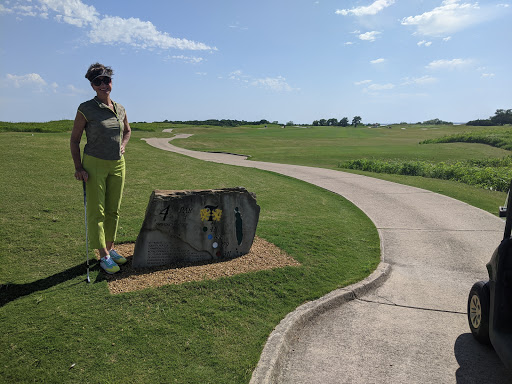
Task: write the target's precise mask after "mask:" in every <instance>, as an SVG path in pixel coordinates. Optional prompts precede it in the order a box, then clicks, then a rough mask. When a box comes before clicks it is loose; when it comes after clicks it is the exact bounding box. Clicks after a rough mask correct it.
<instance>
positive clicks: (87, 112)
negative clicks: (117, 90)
mask: <svg viewBox="0 0 512 384" xmlns="http://www.w3.org/2000/svg"><path fill="white" fill-rule="evenodd" d="M112 104H113V105H114V110H113V111H112V110H111V109H110V108H109V107H108V106H107V105H105V104H104V103H102V102H101V101H100V100H99V99H98V98H97V97H95V98H94V99H91V100H88V101H86V102H84V103H82V104H80V106H79V107H78V111H79V112H80V113H81V114H82V115H84V117H85V120H86V121H87V124H86V125H85V134H86V136H87V144H85V148H84V153H85V154H87V155H89V156H94V157H97V158H99V159H103V160H119V159H121V142H122V140H123V131H124V118H125V116H126V111H125V109H124V107H123V106H122V105H121V104H117V103H115V102H114V101H112Z"/></svg>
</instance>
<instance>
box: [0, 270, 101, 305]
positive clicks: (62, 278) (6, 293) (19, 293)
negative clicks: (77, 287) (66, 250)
mask: <svg viewBox="0 0 512 384" xmlns="http://www.w3.org/2000/svg"><path fill="white" fill-rule="evenodd" d="M98 268H99V264H98V263H97V262H96V261H92V262H91V263H90V269H91V270H96V269H98ZM86 271H87V263H83V264H79V265H77V266H75V267H72V268H69V269H66V270H65V271H62V272H59V273H56V274H55V275H51V276H48V277H45V278H44V279H39V280H36V281H33V282H32V283H26V284H10V283H6V284H2V285H0V307H3V306H4V305H5V304H7V303H10V302H11V301H14V300H16V299H19V298H20V297H23V296H28V295H30V294H32V293H34V292H38V291H44V290H46V289H48V288H51V287H54V286H56V285H58V284H61V283H64V282H66V281H68V280H71V279H74V278H76V277H78V276H82V275H84V274H85V273H86ZM103 279H104V278H103V276H102V274H98V277H97V279H96V282H98V281H101V280H103ZM85 281H86V280H85V279H84V282H85Z"/></svg>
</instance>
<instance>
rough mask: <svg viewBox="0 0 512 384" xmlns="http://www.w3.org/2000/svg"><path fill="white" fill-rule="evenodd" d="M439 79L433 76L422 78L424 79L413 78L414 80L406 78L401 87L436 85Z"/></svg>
mask: <svg viewBox="0 0 512 384" xmlns="http://www.w3.org/2000/svg"><path fill="white" fill-rule="evenodd" d="M436 82H437V79H436V78H435V77H432V76H428V75H425V76H422V77H413V78H409V77H407V78H405V79H404V82H403V83H402V84H401V85H426V84H433V83H436Z"/></svg>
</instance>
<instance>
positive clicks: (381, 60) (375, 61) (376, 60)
mask: <svg viewBox="0 0 512 384" xmlns="http://www.w3.org/2000/svg"><path fill="white" fill-rule="evenodd" d="M385 61H386V59H383V58H380V59H375V60H371V61H370V63H372V64H380V63H383V62H385Z"/></svg>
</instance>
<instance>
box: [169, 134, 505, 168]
mask: <svg viewBox="0 0 512 384" xmlns="http://www.w3.org/2000/svg"><path fill="white" fill-rule="evenodd" d="M493 128H494V127H493ZM482 129H485V128H482V127H469V126H423V125H404V126H401V125H394V126H392V128H368V127H365V126H358V127H357V128H354V127H308V128H304V127H286V128H281V127H280V126H275V125H269V126H268V128H266V129H265V128H264V127H262V126H251V127H237V128H217V127H211V128H194V127H185V126H180V127H179V128H177V129H175V131H176V133H193V134H194V136H192V137H189V138H187V139H184V140H176V141H174V142H173V144H175V145H179V146H181V147H184V148H188V149H193V150H201V151H225V152H235V153H242V154H247V155H251V160H260V161H272V162H277V163H288V164H302V165H311V166H317V167H323V168H336V166H337V164H338V163H339V162H341V161H344V160H353V159H360V158H375V159H381V160H390V159H402V160H427V161H436V162H439V161H448V160H452V161H455V160H468V159H481V158H487V157H503V156H507V155H509V154H510V152H509V151H506V150H503V149H498V148H493V147H491V146H488V145H482V144H467V143H446V144H419V143H420V142H421V141H423V140H426V139H430V138H436V137H441V136H445V135H452V134H454V133H458V132H466V131H470V132H471V131H481V130H482ZM494 129H495V128H494Z"/></svg>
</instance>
